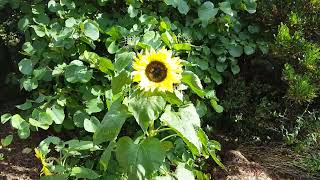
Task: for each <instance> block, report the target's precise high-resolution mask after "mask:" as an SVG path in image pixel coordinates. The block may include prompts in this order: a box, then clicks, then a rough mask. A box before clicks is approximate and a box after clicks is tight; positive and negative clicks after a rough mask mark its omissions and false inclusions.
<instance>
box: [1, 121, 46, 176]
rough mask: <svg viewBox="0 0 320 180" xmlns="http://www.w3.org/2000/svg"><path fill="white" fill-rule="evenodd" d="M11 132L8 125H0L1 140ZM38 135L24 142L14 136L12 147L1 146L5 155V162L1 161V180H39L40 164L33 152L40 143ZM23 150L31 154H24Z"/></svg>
mask: <svg viewBox="0 0 320 180" xmlns="http://www.w3.org/2000/svg"><path fill="white" fill-rule="evenodd" d="M10 132H11V128H10V127H9V126H8V125H2V124H1V125H0V138H4V137H5V136H7V135H8V134H9V133H10ZM13 134H14V133H13ZM36 135H37V134H34V135H33V136H32V137H30V138H29V139H27V140H23V141H22V140H19V138H18V137H17V136H15V135H14V140H13V143H12V144H11V145H9V146H8V147H1V146H0V154H1V153H2V154H3V155H4V160H2V161H0V180H31V179H32V180H34V179H39V168H40V164H39V161H38V160H37V159H36V157H35V156H34V151H33V149H34V148H35V147H36V146H38V144H39V141H40V138H39V137H37V136H36ZM26 148H27V149H26ZM23 150H25V151H26V150H27V151H29V152H23Z"/></svg>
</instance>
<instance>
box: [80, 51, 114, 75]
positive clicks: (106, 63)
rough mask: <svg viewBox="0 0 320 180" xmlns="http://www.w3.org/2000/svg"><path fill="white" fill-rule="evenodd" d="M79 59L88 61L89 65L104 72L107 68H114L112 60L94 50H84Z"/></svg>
mask: <svg viewBox="0 0 320 180" xmlns="http://www.w3.org/2000/svg"><path fill="white" fill-rule="evenodd" d="M81 59H82V60H84V61H86V62H88V63H90V67H93V68H96V69H99V70H100V71H102V72H104V73H106V72H108V71H109V70H112V71H113V70H114V66H113V64H112V61H111V60H110V59H108V58H106V57H100V56H99V55H98V54H96V53H94V52H88V51H85V52H84V53H83V55H82V56H81Z"/></svg>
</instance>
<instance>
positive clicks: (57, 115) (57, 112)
mask: <svg viewBox="0 0 320 180" xmlns="http://www.w3.org/2000/svg"><path fill="white" fill-rule="evenodd" d="M46 113H47V114H48V115H49V116H50V117H51V119H52V120H53V121H54V122H55V123H56V124H62V123H63V121H64V118H65V114H64V108H63V107H62V106H60V105H58V104H54V105H53V106H52V107H51V108H47V109H46Z"/></svg>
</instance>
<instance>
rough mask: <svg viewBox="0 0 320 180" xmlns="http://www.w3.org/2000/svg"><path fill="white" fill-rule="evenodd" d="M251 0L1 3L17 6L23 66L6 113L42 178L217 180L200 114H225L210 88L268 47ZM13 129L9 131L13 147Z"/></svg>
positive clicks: (215, 158)
mask: <svg viewBox="0 0 320 180" xmlns="http://www.w3.org/2000/svg"><path fill="white" fill-rule="evenodd" d="M256 6H257V5H256V2H255V1H254V0H241V1H238V0H237V1H235V0H228V1H218V2H216V1H215V2H211V1H201V0H194V1H185V0H178V1H176V0H174V1H171V0H164V1H155V0H154V1H142V0H140V1H138V0H127V1H112V0H109V1H108V0H97V1H90V0H79V1H72V0H60V1H58V0H49V1H43V0H30V1H19V0H14V1H7V0H1V1H0V8H12V9H15V11H16V12H17V16H19V21H18V23H17V26H18V29H19V32H20V34H23V36H24V40H23V45H22V49H21V51H20V54H21V57H22V58H21V60H20V61H19V63H18V69H19V73H18V74H16V75H12V76H9V78H8V81H9V82H10V83H14V82H18V83H19V84H20V88H21V90H22V91H26V92H28V95H27V99H26V101H25V103H23V104H20V105H17V108H18V109H19V110H20V111H19V112H18V113H6V114H3V115H2V116H1V122H2V123H3V124H4V123H10V124H11V126H12V127H13V128H14V129H16V130H17V134H18V136H19V137H20V138H21V139H27V138H28V137H30V134H31V133H32V132H34V131H40V130H41V131H47V132H48V134H51V136H49V137H47V138H45V137H44V139H43V141H42V142H41V143H40V144H39V147H38V148H36V149H35V154H36V157H37V158H38V159H39V161H41V163H42V170H41V175H42V177H41V178H42V179H49V178H50V179H70V178H75V179H79V178H86V179H97V178H100V179H175V178H177V179H184V178H188V179H210V178H212V177H210V174H208V173H206V172H202V171H203V168H202V166H203V165H204V164H203V161H202V160H203V159H211V160H213V161H214V162H215V163H216V164H217V165H219V166H220V167H221V168H223V164H222V163H221V162H220V160H219V157H218V156H217V155H216V152H217V151H219V150H220V149H221V147H220V144H219V143H218V142H217V141H214V140H210V139H209V138H208V136H207V135H206V133H205V131H204V130H203V129H202V128H201V123H202V122H201V118H204V117H209V116H212V115H213V114H214V113H222V112H223V107H222V106H221V105H220V104H219V99H218V98H217V96H216V93H215V87H216V86H217V85H220V84H222V83H223V81H224V79H225V77H228V76H232V75H236V74H238V73H239V71H240V67H239V65H238V58H239V57H240V56H242V55H252V54H254V53H255V52H258V51H259V52H260V53H267V49H268V48H267V44H266V43H265V42H264V41H262V39H261V38H260V37H259V35H258V33H259V32H260V30H259V27H258V26H256V25H255V24H250V23H249V22H246V21H244V20H242V19H241V17H242V15H250V14H253V13H255V11H256ZM11 141H12V136H10V135H9V136H7V137H6V138H4V139H3V140H2V144H3V145H9V144H10V142H11Z"/></svg>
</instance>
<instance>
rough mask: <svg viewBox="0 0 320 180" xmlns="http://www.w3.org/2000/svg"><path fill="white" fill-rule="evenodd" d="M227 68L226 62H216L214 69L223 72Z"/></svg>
mask: <svg viewBox="0 0 320 180" xmlns="http://www.w3.org/2000/svg"><path fill="white" fill-rule="evenodd" d="M227 68H228V64H227V63H219V62H217V63H216V69H217V71H218V72H224V71H225V70H226V69H227Z"/></svg>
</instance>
